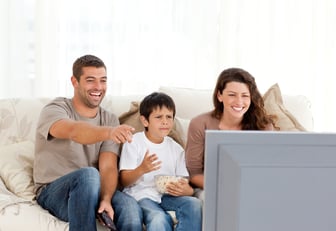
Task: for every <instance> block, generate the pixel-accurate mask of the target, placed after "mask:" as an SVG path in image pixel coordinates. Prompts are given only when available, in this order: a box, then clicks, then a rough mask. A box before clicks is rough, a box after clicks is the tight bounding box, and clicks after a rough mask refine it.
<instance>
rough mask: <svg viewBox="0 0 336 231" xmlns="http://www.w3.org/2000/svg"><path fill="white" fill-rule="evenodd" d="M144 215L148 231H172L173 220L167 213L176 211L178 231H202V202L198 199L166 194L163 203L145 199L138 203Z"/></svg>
mask: <svg viewBox="0 0 336 231" xmlns="http://www.w3.org/2000/svg"><path fill="white" fill-rule="evenodd" d="M138 203H139V205H140V207H141V208H142V210H143V213H144V223H145V225H146V230H147V231H158V230H160V231H172V230H173V220H172V218H171V216H170V215H169V214H168V213H167V212H166V211H175V214H176V218H177V220H178V223H177V225H176V227H175V230H176V231H183V230H186V231H188V230H192V231H201V230H202V202H201V200H199V199H197V198H196V197H191V196H180V197H174V196H170V195H166V194H164V195H163V196H162V198H161V203H160V204H159V203H157V202H155V201H153V200H151V199H148V198H144V199H141V200H139V201H138Z"/></svg>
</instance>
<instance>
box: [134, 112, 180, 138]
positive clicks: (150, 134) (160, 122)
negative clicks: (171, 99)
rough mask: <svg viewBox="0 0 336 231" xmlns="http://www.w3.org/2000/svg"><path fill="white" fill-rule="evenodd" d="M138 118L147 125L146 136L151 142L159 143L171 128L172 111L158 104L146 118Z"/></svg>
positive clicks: (172, 122)
mask: <svg viewBox="0 0 336 231" xmlns="http://www.w3.org/2000/svg"><path fill="white" fill-rule="evenodd" d="M140 119H141V122H142V124H143V125H144V127H147V131H145V134H146V137H147V138H148V139H149V140H150V141H151V142H153V143H161V142H162V141H163V139H164V137H165V136H167V135H168V134H169V132H170V131H171V129H172V128H173V125H174V112H173V111H172V110H169V109H168V108H167V107H165V106H163V107H162V108H160V107H159V106H158V107H156V108H155V109H154V110H153V111H152V113H150V115H149V119H148V120H147V119H146V118H145V117H144V116H141V117H140Z"/></svg>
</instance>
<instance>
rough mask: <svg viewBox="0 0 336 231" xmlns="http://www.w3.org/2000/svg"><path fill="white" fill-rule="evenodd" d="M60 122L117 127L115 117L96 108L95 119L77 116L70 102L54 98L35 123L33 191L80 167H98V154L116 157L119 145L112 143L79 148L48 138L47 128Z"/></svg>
mask: <svg viewBox="0 0 336 231" xmlns="http://www.w3.org/2000/svg"><path fill="white" fill-rule="evenodd" d="M61 119H73V120H77V121H86V122H88V123H90V124H93V125H101V126H112V127H115V126H117V125H119V120H118V118H117V116H116V115H114V114H112V113H110V112H108V111H106V110H104V109H103V108H101V107H100V108H99V110H98V113H97V115H96V117H95V118H85V117H81V116H80V115H79V114H77V113H76V111H75V109H74V107H73V105H72V102H71V99H68V98H62V97H58V98H56V99H54V100H53V101H51V102H50V103H49V104H47V105H46V106H45V107H44V108H43V109H42V111H41V114H40V119H39V122H38V124H37V130H36V142H35V161H34V182H35V190H38V188H40V187H41V185H44V184H48V183H50V182H52V181H54V180H56V179H57V178H59V177H61V176H64V175H66V174H68V173H70V172H72V171H74V170H77V169H79V168H82V167H89V166H92V167H96V168H98V156H99V153H101V152H112V153H115V154H117V155H119V144H117V143H114V142H113V141H111V140H109V141H104V142H98V143H96V144H89V145H83V144H79V143H76V142H75V141H72V140H69V139H56V138H53V137H51V136H50V135H49V129H50V127H51V125H52V124H53V123H54V122H56V121H58V120H61Z"/></svg>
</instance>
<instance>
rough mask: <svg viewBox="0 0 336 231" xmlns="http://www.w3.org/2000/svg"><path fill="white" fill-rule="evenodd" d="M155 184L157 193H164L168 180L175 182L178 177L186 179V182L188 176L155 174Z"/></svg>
mask: <svg viewBox="0 0 336 231" xmlns="http://www.w3.org/2000/svg"><path fill="white" fill-rule="evenodd" d="M154 179H155V186H156V189H157V190H158V191H159V193H166V185H167V183H168V182H177V181H179V180H180V179H183V180H186V181H187V182H188V177H186V176H171V175H156V176H155V177H154Z"/></svg>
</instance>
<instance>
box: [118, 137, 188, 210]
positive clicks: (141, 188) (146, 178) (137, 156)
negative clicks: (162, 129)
mask: <svg viewBox="0 0 336 231" xmlns="http://www.w3.org/2000/svg"><path fill="white" fill-rule="evenodd" d="M147 150H149V153H150V154H153V153H155V154H156V155H157V156H158V159H159V160H160V161H161V162H162V163H161V168H160V169H159V170H156V171H152V172H148V173H145V174H144V175H143V176H141V177H140V178H139V179H138V180H137V181H136V182H135V183H134V184H133V185H130V186H128V187H126V188H124V190H123V191H124V192H125V193H127V194H129V195H131V196H133V197H134V198H135V199H136V200H137V201H139V200H141V199H143V198H149V199H152V200H153V201H156V202H158V203H160V202H161V196H162V194H161V193H159V192H158V191H157V189H156V187H155V181H154V176H155V175H179V176H188V175H189V174H188V170H187V168H186V164H185V153H184V149H183V148H182V147H181V145H179V144H178V143H176V142H175V141H174V140H173V139H172V138H170V137H169V136H166V137H165V138H164V141H163V142H162V143H160V144H155V143H152V142H151V141H149V140H148V139H147V137H146V135H145V133H144V132H138V133H136V134H134V135H133V138H132V142H131V143H127V142H126V143H124V144H123V148H122V151H121V157H120V162H119V169H120V171H121V170H133V169H135V168H137V167H138V166H139V165H140V164H141V163H142V160H143V158H144V156H145V154H146V151H147Z"/></svg>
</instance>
